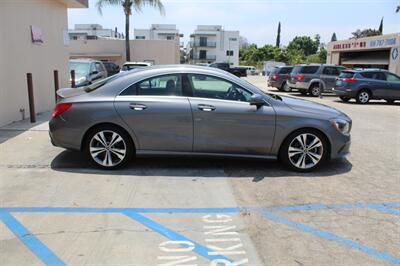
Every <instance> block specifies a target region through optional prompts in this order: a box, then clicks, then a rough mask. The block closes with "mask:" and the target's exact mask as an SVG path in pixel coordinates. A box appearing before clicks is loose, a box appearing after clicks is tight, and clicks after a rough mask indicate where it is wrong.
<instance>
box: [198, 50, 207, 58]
mask: <svg viewBox="0 0 400 266" xmlns="http://www.w3.org/2000/svg"><path fill="white" fill-rule="evenodd" d="M199 59H200V60H203V59H207V51H206V50H200V52H199Z"/></svg>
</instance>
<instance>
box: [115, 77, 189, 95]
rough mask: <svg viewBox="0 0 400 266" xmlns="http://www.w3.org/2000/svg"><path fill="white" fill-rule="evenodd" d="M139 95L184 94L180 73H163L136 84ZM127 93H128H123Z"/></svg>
mask: <svg viewBox="0 0 400 266" xmlns="http://www.w3.org/2000/svg"><path fill="white" fill-rule="evenodd" d="M136 88H137V94H138V95H176V96H181V95H182V80H181V75H180V74H173V75H163V76H158V77H154V78H150V79H146V80H144V81H141V82H139V83H137V84H136ZM122 95H126V94H122Z"/></svg>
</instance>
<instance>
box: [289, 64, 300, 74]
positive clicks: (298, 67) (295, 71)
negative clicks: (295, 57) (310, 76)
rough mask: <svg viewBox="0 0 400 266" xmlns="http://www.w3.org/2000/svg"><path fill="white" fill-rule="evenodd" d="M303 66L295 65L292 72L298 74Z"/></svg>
mask: <svg viewBox="0 0 400 266" xmlns="http://www.w3.org/2000/svg"><path fill="white" fill-rule="evenodd" d="M301 68H302V67H301V66H295V67H294V68H293V69H292V72H291V74H293V75H296V74H297V73H299V72H300V70H301Z"/></svg>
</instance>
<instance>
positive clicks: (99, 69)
mask: <svg viewBox="0 0 400 266" xmlns="http://www.w3.org/2000/svg"><path fill="white" fill-rule="evenodd" d="M95 65H96V70H97V71H98V72H103V71H104V68H103V66H102V65H101V64H100V63H98V62H97V63H95Z"/></svg>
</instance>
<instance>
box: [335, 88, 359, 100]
mask: <svg viewBox="0 0 400 266" xmlns="http://www.w3.org/2000/svg"><path fill="white" fill-rule="evenodd" d="M332 92H333V93H334V94H336V95H337V96H339V97H349V98H354V97H356V95H357V92H356V91H354V90H352V89H346V88H338V87H335V88H332Z"/></svg>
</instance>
